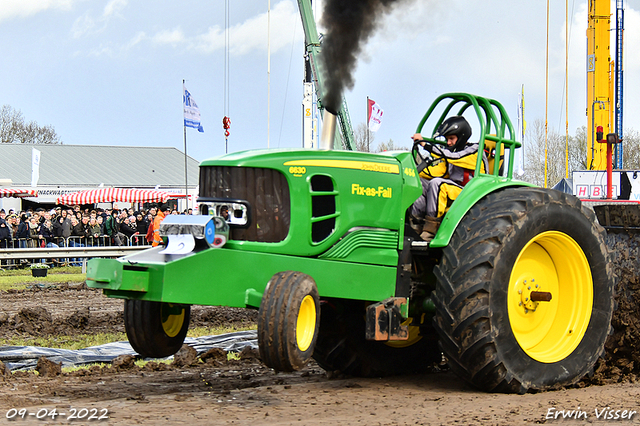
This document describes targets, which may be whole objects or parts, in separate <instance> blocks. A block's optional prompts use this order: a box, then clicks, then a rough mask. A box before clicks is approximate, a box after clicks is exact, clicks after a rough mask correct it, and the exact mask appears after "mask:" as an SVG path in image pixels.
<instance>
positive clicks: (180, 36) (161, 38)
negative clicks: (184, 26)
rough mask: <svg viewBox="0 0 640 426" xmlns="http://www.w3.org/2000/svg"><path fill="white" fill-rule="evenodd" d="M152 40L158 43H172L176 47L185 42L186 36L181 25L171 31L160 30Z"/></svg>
mask: <svg viewBox="0 0 640 426" xmlns="http://www.w3.org/2000/svg"><path fill="white" fill-rule="evenodd" d="M151 40H152V41H153V42H154V43H156V44H170V45H172V46H174V47H176V46H178V45H181V44H184V43H185V41H186V38H185V36H184V33H183V32H182V30H181V29H180V27H178V28H176V29H174V30H171V31H160V32H158V33H156V34H155V35H154V36H153V37H152V38H151Z"/></svg>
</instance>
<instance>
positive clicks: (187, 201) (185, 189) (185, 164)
mask: <svg viewBox="0 0 640 426" xmlns="http://www.w3.org/2000/svg"><path fill="white" fill-rule="evenodd" d="M182 97H183V100H182V102H183V103H184V79H183V80H182ZM182 123H183V124H182V128H183V130H184V202H185V210H189V187H188V186H187V182H188V181H187V126H186V125H185V124H184V119H183V120H182Z"/></svg>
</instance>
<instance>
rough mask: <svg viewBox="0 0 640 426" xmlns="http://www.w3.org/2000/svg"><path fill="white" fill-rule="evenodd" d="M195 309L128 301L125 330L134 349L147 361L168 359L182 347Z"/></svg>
mask: <svg viewBox="0 0 640 426" xmlns="http://www.w3.org/2000/svg"><path fill="white" fill-rule="evenodd" d="M190 315H191V307H190V306H189V305H178V304H173V303H165V302H149V301H146V300H134V299H125V301H124V328H125V331H126V332H127V338H128V339H129V343H130V344H131V347H132V348H133V349H134V350H135V351H136V352H138V353H139V354H140V355H142V356H143V357H145V358H164V357H167V356H170V355H173V354H175V353H176V352H178V350H179V349H180V348H181V347H182V344H183V343H184V339H185V337H186V336H187V330H188V329H189V319H190Z"/></svg>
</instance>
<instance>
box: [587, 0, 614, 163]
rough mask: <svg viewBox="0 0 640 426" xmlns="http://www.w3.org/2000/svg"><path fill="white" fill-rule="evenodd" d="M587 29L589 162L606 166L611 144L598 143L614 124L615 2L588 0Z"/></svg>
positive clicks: (612, 129) (611, 129) (610, 130)
mask: <svg viewBox="0 0 640 426" xmlns="http://www.w3.org/2000/svg"><path fill="white" fill-rule="evenodd" d="M588 2H589V27H588V29H587V118H588V123H589V124H588V126H587V129H588V130H587V143H588V145H587V146H588V150H587V166H588V169H589V170H606V168H607V144H606V143H598V141H599V140H603V139H605V138H606V136H607V134H609V133H613V132H615V130H614V128H613V121H614V120H613V111H614V109H615V108H614V91H613V75H614V70H613V61H612V60H611V49H610V44H611V43H610V41H609V40H610V31H611V5H610V2H609V1H608V0H588Z"/></svg>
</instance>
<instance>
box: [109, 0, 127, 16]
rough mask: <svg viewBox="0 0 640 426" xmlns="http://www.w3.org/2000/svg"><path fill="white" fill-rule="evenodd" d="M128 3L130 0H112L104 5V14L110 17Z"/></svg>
mask: <svg viewBox="0 0 640 426" xmlns="http://www.w3.org/2000/svg"><path fill="white" fill-rule="evenodd" d="M127 3H129V0H110V1H109V3H107V5H106V6H105V7H104V12H103V13H102V16H103V17H105V18H108V17H109V16H111V15H115V14H117V13H118V12H120V11H121V10H122V9H124V8H125V7H126V6H127Z"/></svg>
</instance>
